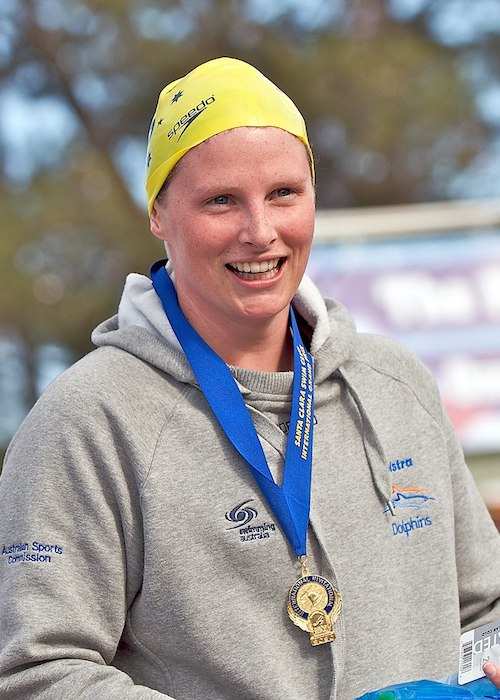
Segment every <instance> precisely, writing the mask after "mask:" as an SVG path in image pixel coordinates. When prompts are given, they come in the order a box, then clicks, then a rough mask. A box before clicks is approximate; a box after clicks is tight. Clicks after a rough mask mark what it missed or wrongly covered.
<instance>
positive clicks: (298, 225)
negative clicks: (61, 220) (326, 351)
mask: <svg viewBox="0 0 500 700" xmlns="http://www.w3.org/2000/svg"><path fill="white" fill-rule="evenodd" d="M314 203H315V198H314V188H313V185H312V181H311V171H310V168H309V161H308V157H307V153H306V150H305V147H304V145H303V144H302V143H301V142H300V141H299V140H298V139H297V138H296V137H295V136H292V135H291V134H289V133H288V132H286V131H283V130H282V129H278V128H275V127H240V128H236V129H231V130H230V131H225V132H222V133H221V134H217V135H216V136H213V137H212V138H210V139H209V140H207V141H204V142H203V143H201V144H200V145H199V146H196V147H195V148H193V149H192V150H190V151H188V153H187V154H186V155H185V156H184V157H183V158H182V160H181V161H180V162H179V164H178V166H177V167H176V169H175V173H174V174H173V177H172V180H171V181H170V182H169V184H168V187H167V189H166V191H165V193H164V194H163V195H162V196H161V197H160V198H159V199H157V201H156V202H155V204H154V207H153V211H152V213H151V218H150V225H151V231H152V233H153V234H154V235H155V236H157V237H158V238H160V239H162V240H163V241H165V242H166V243H167V245H168V249H169V255H170V258H171V261H172V265H173V268H174V272H175V285H176V289H177V294H178V297H179V301H180V304H181V306H182V308H183V310H184V313H185V314H186V316H187V317H188V319H189V320H190V321H191V323H192V325H193V326H194V327H195V328H199V326H200V324H201V326H202V327H203V325H204V324H205V323H206V320H207V319H210V322H211V323H212V324H215V326H216V327H219V328H226V327H227V325H228V324H229V325H233V326H234V325H235V324H236V326H237V325H238V324H241V323H245V324H249V323H250V324H254V323H261V322H267V321H269V320H272V319H276V318H283V319H285V323H286V319H287V318H288V305H289V303H290V301H291V299H292V297H293V296H294V294H295V292H296V291H297V287H298V285H299V283H300V280H301V278H302V275H303V273H304V269H305V267H306V263H307V259H308V257H309V251H310V247H311V242H312V236H313V230H314V213H315V207H314Z"/></svg>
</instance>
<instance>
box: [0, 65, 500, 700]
mask: <svg viewBox="0 0 500 700" xmlns="http://www.w3.org/2000/svg"><path fill="white" fill-rule="evenodd" d="M146 189H147V192H148V208H149V213H150V225H151V231H152V233H153V234H154V235H155V236H156V237H157V238H159V239H160V240H162V241H164V243H165V245H166V247H167V249H168V254H169V258H170V263H169V264H168V266H167V270H168V273H169V274H168V273H167V270H166V269H165V267H164V262H160V263H157V264H155V265H154V266H153V268H152V281H151V280H149V278H146V277H143V276H140V275H135V274H133V275H130V276H129V277H128V278H127V282H126V285H125V290H124V294H123V297H122V300H121V303H120V307H119V311H118V315H117V316H116V317H114V318H112V319H110V320H109V321H107V322H105V323H103V324H101V325H100V326H99V327H98V328H97V329H96V330H95V331H94V334H93V340H94V343H95V344H96V345H97V346H98V349H97V350H96V351H94V352H93V353H91V354H90V355H88V356H87V357H85V358H84V359H83V360H81V361H80V362H78V363H77V364H76V365H75V366H74V367H72V368H71V369H70V370H68V371H67V372H66V373H64V374H63V375H62V376H61V377H60V378H59V379H58V380H57V381H56V382H54V383H53V384H52V385H51V387H49V389H48V390H47V391H46V393H45V394H44V396H43V397H42V399H41V400H40V401H39V402H38V404H37V405H36V406H35V407H34V409H33V410H32V412H31V413H30V415H29V417H28V418H27V419H26V421H25V423H24V424H23V426H22V428H21V429H20V431H19V432H18V434H17V436H16V437H15V439H14V441H13V443H12V445H11V447H10V449H9V453H8V455H7V459H6V464H5V468H4V473H3V475H2V478H1V480H0V484H1V486H0V490H1V514H0V533H1V541H2V542H3V556H2V559H3V561H2V566H1V569H0V575H1V595H0V606H1V609H0V620H1V623H0V624H1V657H0V663H1V676H0V695H1V696H2V697H5V698H12V699H14V698H26V697H30V698H40V699H42V698H51V699H53V698H69V697H81V698H84V697H89V698H90V697H92V698H95V697H99V698H101V697H102V698H117V699H118V698H120V699H121V698H148V699H149V698H151V699H152V698H168V697H170V698H175V699H176V700H181V699H192V698H207V699H209V698H212V699H214V700H215V699H217V700H221V699H227V700H229V699H231V700H233V699H234V698H237V697H242V698H251V699H257V698H259V699H266V700H267V699H273V700H277V699H282V698H283V699H284V698H287V700H290V699H292V698H293V699H297V700H298V699H299V698H300V699H301V700H304V698H307V699H308V700H313V699H316V698H322V699H324V698H329V697H332V698H335V697H336V698H339V700H340V699H341V700H347V699H351V698H353V697H356V696H358V695H360V694H361V693H362V692H364V691H366V690H368V689H373V688H375V687H381V686H384V685H387V684H389V683H394V682H397V681H403V680H408V679H412V678H419V677H427V678H437V679H439V678H442V677H445V676H447V675H448V674H449V673H451V672H453V671H454V670H455V666H456V663H457V651H458V645H459V634H460V625H461V623H462V625H464V626H465V625H466V626H468V627H473V626H478V625H480V624H482V623H484V622H486V621H489V620H495V619H497V618H500V547H499V538H498V534H497V533H496V531H495V528H494V526H493V524H492V522H491V520H490V519H489V517H488V515H487V512H486V510H485V508H484V505H483V504H482V502H481V500H480V498H479V496H478V494H477V492H476V490H475V487H474V484H473V481H472V479H471V477H470V475H469V473H468V472H467V470H466V467H465V465H464V462H463V457H462V453H461V451H460V448H459V446H458V444H457V442H456V440H455V437H454V435H453V433H452V430H451V428H450V426H449V423H448V421H447V419H446V417H445V416H444V414H443V412H442V408H441V405H440V402H439V398H438V394H437V390H436V388H435V385H434V382H433V380H432V379H431V377H430V375H429V373H428V372H427V371H426V370H425V369H424V368H423V367H422V366H421V365H420V364H419V363H418V361H417V360H416V359H415V358H414V357H413V356H412V355H410V354H409V353H408V352H406V351H405V350H403V349H402V348H400V347H399V346H397V345H395V344H394V343H393V342H392V341H389V340H387V339H383V338H379V337H375V336H367V335H360V334H357V333H356V331H355V329H354V327H353V325H352V323H351V321H350V319H349V317H348V316H347V314H346V313H345V311H344V310H343V309H342V308H341V307H340V306H339V305H338V304H335V303H334V302H330V301H326V302H325V301H324V300H323V299H322V298H321V296H320V294H319V292H318V291H317V290H316V288H315V287H314V286H313V285H312V283H311V282H310V281H309V280H308V279H307V278H304V279H303V273H304V269H305V266H306V262H307V258H308V254H309V249H310V245H311V239H312V235H313V226H314V168H313V161H312V155H311V151H310V147H309V143H308V140H307V134H306V130H305V126H304V123H303V120H302V117H301V115H300V114H299V112H298V111H297V109H296V107H295V106H294V105H293V103H292V102H291V101H290V100H289V99H288V98H287V97H286V96H285V95H283V93H281V92H280V91H279V90H278V89H277V88H276V87H275V86H274V85H273V84H272V83H270V82H269V81H268V80H267V79H266V78H264V76H262V75H261V74H260V73H259V72H258V71H256V70H255V69H254V68H252V67H251V66H249V65H247V64H245V63H243V62H241V61H236V60H234V59H217V60H214V61H209V62H208V63H206V64H204V65H202V66H200V67H198V68H197V69H195V70H194V71H192V72H191V73H189V74H188V75H187V76H185V77H184V78H182V79H180V80H178V81H175V82H174V83H171V84H170V85H169V86H167V87H166V88H165V89H164V91H163V92H162V94H161V96H160V100H159V103H158V107H157V111H156V113H155V117H154V120H153V122H152V126H151V130H150V139H149V145H148V176H147V183H146ZM174 285H175V288H174ZM292 301H293V304H292V303H291V302H292ZM292 370H293V371H292ZM314 391H315V395H314ZM287 434H288V436H287ZM313 449H314V459H313V457H312V454H313ZM312 461H314V467H313V471H312V478H311V465H312ZM305 555H307V558H306V556H305ZM296 579H298V580H297V582H296V583H294V582H295V580H296ZM342 605H343V608H342Z"/></svg>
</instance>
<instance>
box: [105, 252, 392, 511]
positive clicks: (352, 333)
mask: <svg viewBox="0 0 500 700" xmlns="http://www.w3.org/2000/svg"><path fill="white" fill-rule="evenodd" d="M167 271H168V272H169V274H170V275H171V278H172V280H173V281H174V283H175V276H174V274H173V271H172V269H171V267H170V264H169V263H167ZM293 306H294V309H295V310H296V312H297V313H298V314H299V315H300V316H301V317H302V318H303V319H304V321H306V323H307V324H308V325H309V326H310V328H311V329H312V337H311V342H310V352H311V354H312V355H313V357H314V367H315V387H316V400H317V401H320V400H321V394H322V391H321V389H322V385H323V384H326V383H327V382H328V381H329V380H331V379H332V377H335V378H337V379H340V380H342V381H343V382H344V383H345V385H346V387H347V389H348V391H349V394H350V396H351V398H352V400H353V402H354V404H355V406H356V408H357V410H358V412H359V414H360V417H361V421H362V425H363V434H362V438H363V444H364V448H365V452H366V456H367V459H368V462H369V465H370V469H371V471H372V477H373V481H374V484H375V487H376V488H377V490H378V492H379V494H380V497H381V499H382V500H383V502H384V503H388V504H389V506H391V501H390V498H391V494H392V479H391V476H390V472H389V471H388V470H387V466H386V465H387V459H386V456H385V453H384V448H383V446H382V444H381V441H380V439H379V437H378V435H377V430H376V428H375V424H374V419H375V418H376V416H375V410H374V409H373V408H370V410H367V405H370V401H369V398H370V397H368V396H367V397H364V396H363V391H364V390H363V387H362V386H358V383H357V381H356V374H355V372H353V371H352V362H350V361H351V360H352V358H353V355H354V349H355V344H356V336H357V332H356V328H355V326H354V323H353V321H352V319H351V317H350V315H349V314H348V312H347V310H346V309H345V308H344V307H343V306H342V305H341V304H339V303H338V302H336V301H333V300H329V299H326V300H325V299H323V297H322V295H321V293H320V292H319V290H318V288H317V287H316V286H315V285H314V283H313V282H312V280H311V279H310V278H309V277H307V276H304V278H303V279H302V282H301V284H300V286H299V288H298V290H297V294H296V295H295V297H294V299H293ZM92 342H93V343H94V345H96V346H97V347H103V346H113V347H116V348H120V349H121V350H124V351H126V352H128V353H130V354H132V355H135V356H136V357H138V358H139V359H141V360H143V361H145V362H147V363H148V364H150V365H152V366H154V367H156V368H157V369H159V370H161V371H162V372H165V373H167V374H169V375H170V376H171V377H172V378H174V379H176V380H177V381H179V382H183V383H188V384H192V385H194V386H197V384H196V380H195V377H194V375H193V372H192V370H191V367H190V365H189V362H188V360H187V358H186V356H185V355H184V352H183V350H182V347H181V346H180V344H179V341H178V340H177V337H176V336H175V334H174V332H173V330H172V327H171V326H170V323H169V321H168V318H167V316H166V315H165V312H164V311H163V307H162V305H161V302H160V299H159V297H158V296H157V294H156V292H155V290H154V288H153V285H152V282H151V280H150V278H149V277H146V276H144V275H139V274H136V273H132V274H129V275H128V276H127V279H126V282H125V287H124V290H123V294H122V297H121V300H120V304H119V307H118V313H117V314H116V315H115V316H113V317H111V318H110V319H108V320H106V321H103V322H102V323H100V324H99V325H98V326H97V327H96V328H95V330H94V331H93V333H92ZM263 374H265V373H263ZM281 374H283V375H287V374H288V375H289V377H288V380H289V384H290V386H291V377H292V373H291V372H290V373H281ZM238 387H239V389H240V391H241V393H242V394H243V395H245V393H248V389H246V388H245V387H244V386H242V385H241V384H240V383H239V382H238Z"/></svg>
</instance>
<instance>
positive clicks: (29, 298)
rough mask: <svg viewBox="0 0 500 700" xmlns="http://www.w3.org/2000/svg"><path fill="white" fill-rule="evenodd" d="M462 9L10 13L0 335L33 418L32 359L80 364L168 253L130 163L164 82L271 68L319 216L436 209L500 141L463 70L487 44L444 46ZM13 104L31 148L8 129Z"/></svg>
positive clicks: (63, 0) (486, 35)
mask: <svg viewBox="0 0 500 700" xmlns="http://www.w3.org/2000/svg"><path fill="white" fill-rule="evenodd" d="M485 1H486V0H478V2H476V3H472V4H471V3H462V6H463V8H464V9H463V12H464V13H466V12H467V11H469V12H470V11H471V9H470V8H471V6H472V5H474V6H475V7H476V10H477V6H478V5H482V4H484V2H485ZM453 4H454V5H455V6H456V5H457V0H441V1H440V2H439V3H437V2H432V1H431V0H428V1H425V0H420V1H418V0H412V2H410V0H405V1H404V2H403V0H400V2H397V1H396V0H392V1H391V2H389V1H385V2H384V1H383V0H352V1H350V2H341V1H340V0H339V1H338V2H333V1H332V2H328V3H327V2H320V1H319V0H309V1H308V2H305V1H302V2H300V3H299V2H293V1H292V0H288V1H287V0H280V1H278V0H277V1H276V2H273V3H269V2H268V1H266V2H264V1H263V0H246V1H242V2H236V1H235V0H200V1H198V2H195V1H194V0H180V1H177V2H176V1H169V2H160V1H156V2H155V1H154V0H142V1H141V0H119V1H118V0H3V2H2V6H1V7H0V110H1V104H2V103H3V105H4V128H3V130H2V133H1V135H0V139H1V140H0V166H1V168H2V174H3V177H2V184H1V186H0V216H1V221H2V235H1V236H0V274H1V278H2V281H3V292H2V295H1V298H0V333H1V334H2V336H3V337H4V338H7V339H9V340H11V341H13V342H14V343H15V347H16V348H18V352H19V354H20V356H21V357H22V366H23V367H24V370H25V371H24V376H25V381H24V405H25V407H29V406H30V405H31V404H32V403H33V401H34V399H35V398H36V394H37V393H38V384H37V377H38V374H37V373H38V372H39V362H38V353H39V349H40V348H41V347H44V346H45V345H46V344H47V343H56V344H59V345H61V346H64V347H66V348H68V349H69V350H70V351H71V353H72V355H73V357H77V356H80V355H81V354H83V353H84V352H86V351H87V350H88V349H89V348H90V345H89V339H88V338H89V330H90V329H91V328H92V327H93V326H94V325H96V323H97V322H98V321H100V320H102V319H103V318H105V317H106V316H108V315H110V313H112V311H113V309H115V308H116V303H117V299H118V296H119V292H120V289H121V286H122V284H123V279H124V276H125V274H126V273H127V272H129V271H138V272H145V271H146V270H147V268H148V265H149V263H150V261H151V260H152V259H154V258H155V257H158V256H159V254H161V249H160V248H159V247H158V244H157V243H155V242H153V239H152V237H151V236H150V235H149V233H148V227H147V219H146V216H145V209H144V205H143V203H142V201H141V198H140V195H139V194H138V192H139V191H140V183H139V179H140V177H141V175H142V173H141V172H140V170H139V169H138V167H137V163H138V161H139V159H142V157H143V155H142V154H143V153H145V139H146V132H147V130H148V126H149V121H150V117H151V113H152V110H153V107H154V102H155V99H156V96H157V95H158V93H159V92H160V90H161V89H162V87H163V86H164V85H165V84H166V83H168V82H169V81H170V80H172V79H174V78H176V77H178V76H180V75H183V74H185V73H186V72H187V71H188V70H190V69H191V68H193V67H194V66H195V65H197V64H198V63H200V62H202V61H205V60H208V59H210V58H214V57H216V56H222V55H229V56H234V57H238V58H242V59H243V60H247V61H249V62H251V63H253V64H254V65H255V66H257V67H258V68H259V69H261V70H262V71H263V72H264V73H265V74H266V75H268V76H269V77H270V78H271V79H272V80H273V81H274V82H276V83H277V84H278V85H280V86H281V87H282V88H283V90H284V91H285V92H286V93H288V94H289V95H291V96H292V97H293V99H294V100H295V102H296V103H297V104H298V106H299V108H300V109H301V111H302V112H303V113H304V115H305V117H306V121H307V123H308V126H309V131H310V137H311V141H312V144H313V148H314V151H315V153H316V157H317V172H318V204H319V206H320V207H332V206H362V205H375V204H387V203H398V202H412V201H422V200H429V199H436V198H444V197H446V196H447V189H446V188H447V185H448V183H449V181H450V179H451V178H452V177H453V176H454V175H456V173H457V172H460V171H461V170H463V169H464V168H465V167H466V166H467V164H468V163H470V162H471V161H472V159H473V158H474V157H476V156H477V154H478V153H481V152H482V151H483V150H484V149H485V148H486V147H487V144H488V139H489V138H490V136H491V131H492V125H491V124H490V123H489V122H488V119H486V118H484V115H482V114H481V111H480V110H478V109H477V104H476V101H475V100H474V98H473V88H474V81H473V80H471V70H472V69H471V70H466V68H467V66H468V65H469V66H470V65H472V66H474V65H476V64H477V62H478V56H480V59H481V60H482V61H483V63H488V66H489V67H490V70H492V71H496V72H498V61H499V60H500V59H499V56H500V52H499V51H498V34H495V33H494V32H493V33H492V32H490V31H489V29H488V31H486V30H485V31H484V32H483V34H481V32H477V31H476V34H472V35H471V38H470V40H467V41H465V42H464V41H462V42H460V41H459V42H456V41H455V42H450V41H447V40H446V32H444V35H442V34H443V31H442V28H441V35H440V33H439V32H440V29H439V26H440V25H439V17H442V14H443V12H444V11H445V9H446V7H447V6H451V5H453ZM459 4H460V3H459ZM467 8H469V10H467ZM462 20H463V18H462ZM478 52H479V53H478ZM467 61H468V63H467ZM474 61H476V64H474ZM464 66H465V68H464ZM476 75H477V70H476ZM13 103H15V104H17V105H18V106H17V109H18V111H19V113H20V115H22V118H21V119H20V124H21V126H20V127H19V129H25V130H26V132H27V135H26V136H25V137H23V135H22V134H20V133H19V131H18V128H17V125H16V123H15V122H16V120H15V118H14V119H13V118H12V114H11V116H10V117H9V119H8V120H7V116H8V110H7V109H6V108H5V105H7V106H8V105H12V104H13ZM11 112H12V110H11ZM6 115H7V116H6ZM30 115H32V116H31V117H30ZM56 115H58V116H56ZM28 127H29V128H28ZM13 139H14V141H16V142H17V143H18V145H19V144H21V147H20V149H18V150H16V149H15V148H14V147H13V146H12V140H13ZM20 153H21V155H19V154H20ZM138 154H140V156H139V155H138ZM0 372H1V370H0ZM0 384H1V376H0ZM0 400H1V397H0Z"/></svg>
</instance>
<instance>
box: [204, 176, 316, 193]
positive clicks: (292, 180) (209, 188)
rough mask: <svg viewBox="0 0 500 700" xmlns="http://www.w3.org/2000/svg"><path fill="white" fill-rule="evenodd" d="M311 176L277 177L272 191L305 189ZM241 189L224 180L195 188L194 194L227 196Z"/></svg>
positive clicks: (272, 184) (271, 186)
mask: <svg viewBox="0 0 500 700" xmlns="http://www.w3.org/2000/svg"><path fill="white" fill-rule="evenodd" d="M309 177H310V175H309V173H307V175H304V176H301V177H297V176H290V177H286V176H281V177H279V178H278V177H277V178H275V179H273V180H271V181H270V182H271V184H270V185H269V187H270V189H271V191H272V190H275V189H279V188H280V187H290V188H297V189H298V188H301V187H304V185H305V183H306V182H307V180H308V179H309ZM241 189H242V188H241V187H238V186H237V185H235V184H234V183H233V184H231V183H229V182H224V180H221V181H220V182H219V183H215V184H213V185H212V184H209V185H207V184H201V185H200V186H199V187H193V189H192V192H193V194H194V195H196V196H207V197H210V195H213V194H226V193H227V192H237V191H239V190H241Z"/></svg>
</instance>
